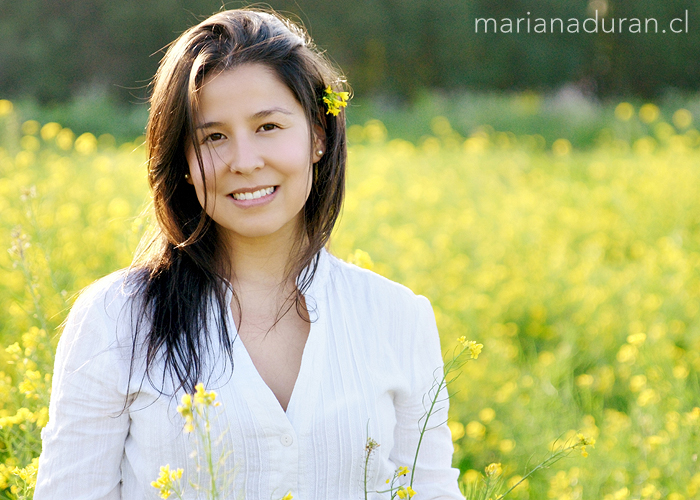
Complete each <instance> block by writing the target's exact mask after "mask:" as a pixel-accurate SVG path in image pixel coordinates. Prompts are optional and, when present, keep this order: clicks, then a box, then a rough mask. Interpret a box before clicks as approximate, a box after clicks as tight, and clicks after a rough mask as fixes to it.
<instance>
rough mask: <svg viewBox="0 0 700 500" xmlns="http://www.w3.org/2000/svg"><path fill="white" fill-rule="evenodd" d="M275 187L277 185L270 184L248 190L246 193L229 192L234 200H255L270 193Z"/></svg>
mask: <svg viewBox="0 0 700 500" xmlns="http://www.w3.org/2000/svg"><path fill="white" fill-rule="evenodd" d="M276 189H277V186H270V187H266V188H263V189H258V190H257V191H249V192H247V193H231V196H232V197H233V199H234V200H257V199H258V198H262V197H263V196H267V195H268V194H272V193H273V192H274V191H275V190H276Z"/></svg>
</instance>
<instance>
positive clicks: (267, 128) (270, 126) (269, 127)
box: [260, 123, 279, 132]
mask: <svg viewBox="0 0 700 500" xmlns="http://www.w3.org/2000/svg"><path fill="white" fill-rule="evenodd" d="M276 128H279V127H278V126H277V125H275V124H274V123H266V124H265V125H261V126H260V130H263V131H265V132H269V131H270V130H274V129H276Z"/></svg>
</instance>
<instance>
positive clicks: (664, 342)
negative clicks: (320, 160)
mask: <svg viewBox="0 0 700 500" xmlns="http://www.w3.org/2000/svg"><path fill="white" fill-rule="evenodd" d="M270 4H271V6H272V7H273V8H275V9H277V10H279V11H281V12H283V13H286V14H289V15H292V16H293V17H295V18H296V19H297V20H300V21H301V22H302V23H303V24H304V25H306V26H307V27H308V29H309V30H310V31H311V33H312V35H313V36H314V38H315V40H316V43H317V44H318V45H319V46H320V47H321V48H322V49H325V50H327V52H328V54H329V56H331V57H332V59H333V60H334V61H335V62H337V64H338V65H339V66H340V67H342V69H343V71H344V73H345V75H346V76H347V78H348V81H349V82H350V84H351V86H352V87H353V89H354V93H355V96H354V98H353V100H352V101H351V104H350V106H349V107H348V121H349V125H350V126H349V129H348V136H349V141H350V145H351V147H350V161H349V167H348V168H349V173H348V176H349V189H348V195H347V200H346V204H345V209H344V212H343V216H342V220H341V223H340V227H339V228H338V230H337V232H336V234H335V235H334V237H333V239H332V243H331V250H332V252H333V253H335V254H336V255H337V256H339V257H341V258H344V259H350V260H353V261H355V262H357V263H359V264H361V265H363V266H366V267H370V268H372V269H373V270H375V271H376V272H379V273H381V274H383V275H385V276H387V277H389V278H391V279H394V280H396V281H399V282H401V283H404V284H406V285H407V286H409V287H410V288H412V289H413V290H414V291H416V292H417V293H421V294H423V295H426V296H427V297H428V298H430V299H431V301H432V303H433V306H434V308H435V313H436V316H437V321H438V326H439V327H440V331H441V335H442V341H443V350H444V352H445V356H446V358H448V359H449V356H450V355H451V353H452V352H453V348H454V347H455V346H457V345H458V343H457V338H458V337H460V336H466V337H467V338H468V339H473V340H476V341H478V342H480V343H483V344H484V350H483V353H482V354H481V356H480V357H479V359H478V360H476V361H474V362H472V363H469V364H467V365H466V366H465V367H464V369H463V371H462V374H461V376H460V377H459V378H458V379H457V380H456V381H455V382H454V383H453V384H452V386H451V391H452V392H453V394H454V396H453V399H452V402H451V418H450V421H449V426H450V428H451V430H452V436H453V440H454V446H455V456H454V465H455V467H458V468H459V469H460V470H461V474H462V475H461V481H462V482H463V484H473V483H474V482H477V484H478V482H479V481H481V477H482V474H483V473H484V468H485V467H486V466H487V465H489V464H491V463H494V462H496V463H501V464H502V468H503V478H504V483H505V485H506V487H507V486H508V485H513V484H515V483H516V482H518V480H519V479H520V478H521V477H522V476H524V475H525V474H526V473H527V472H528V471H530V470H531V469H532V468H533V467H534V466H535V465H536V464H537V463H539V462H541V461H542V460H544V459H546V458H547V456H548V454H549V453H550V450H551V449H552V447H553V446H554V447H555V448H556V446H557V445H558V444H561V443H566V442H567V440H569V441H570V440H575V439H576V435H577V434H578V433H582V434H584V435H585V436H587V437H589V438H590V439H595V441H596V443H595V446H594V447H593V448H591V447H587V449H586V454H587V455H588V456H587V457H584V456H583V454H582V453H581V452H580V451H577V452H576V453H575V454H572V455H571V456H570V457H568V458H565V459H563V460H561V461H559V462H557V463H556V464H554V465H553V466H552V467H550V468H548V469H544V470H540V471H538V472H537V473H536V474H534V475H533V476H531V477H529V478H528V479H527V480H526V481H524V482H523V483H521V485H520V486H518V487H517V488H516V489H515V490H514V491H513V492H511V493H510V495H509V498H514V499H532V500H535V499H537V500H540V499H560V500H575V499H604V500H624V499H628V498H629V499H640V500H642V499H670V500H685V499H688V500H690V499H693V498H698V497H699V495H700V466H699V465H698V450H700V437H699V434H700V383H699V381H698V374H700V322H699V321H698V313H699V312H700V272H698V269H699V266H700V197H698V193H700V132H698V130H697V128H698V122H700V98H699V97H698V94H697V90H698V86H699V85H700V4H698V3H697V2H691V1H690V0H686V1H680V0H677V1H664V2H661V1H659V2H646V1H642V0H637V1H635V0H608V1H606V0H593V1H591V2H590V3H587V2H585V1H562V0H540V1H537V2H533V1H529V2H528V1H518V0H513V1H507V2H492V1H487V0H461V1H457V0H446V1H440V2H434V1H429V0H402V1H398V0H383V1H370V0H365V1H358V2H345V3H341V2H327V1H326V2H322V1H317V0H297V1H294V2H292V1H272V2H270ZM0 5H2V13H1V14H0V210H1V213H2V217H1V218H0V250H2V251H1V252H0V310H2V311H3V313H2V314H0V345H1V346H2V349H0V499H5V498H7V499H10V498H12V499H14V498H25V497H26V493H24V492H23V490H22V485H23V484H25V479H26V480H27V481H29V482H31V475H32V469H31V463H32V459H33V458H35V457H37V456H38V454H39V453H40V450H41V441H40V436H39V432H40V429H41V428H42V427H43V426H44V425H45V424H46V420H47V405H48V399H49V388H50V383H51V372H52V366H53V355H54V349H55V345H56V342H57V339H58V336H59V334H60V327H59V325H60V324H61V322H62V321H63V319H64V318H65V316H66V314H67V311H68V309H69V307H70V305H71V304H72V302H73V301H74V299H75V296H76V294H77V293H78V292H79V291H80V290H81V289H82V288H83V287H85V286H86V285H88V284H90V283H91V282H92V281H94V280H95V279H97V278H99V277H101V276H103V275H105V274H108V273H110V272H112V271H114V270H116V269H119V268H122V267H125V266H127V265H128V264H129V262H130V260H131V257H132V254H133V251H134V248H135V247H136V245H137V242H138V241H139V238H140V236H141V235H142V234H143V231H144V229H145V228H146V227H147V225H148V223H149V217H148V214H147V213H146V212H145V210H146V209H147V206H148V190H147V186H146V178H145V163H144V162H145V152H144V149H143V147H142V143H143V136H142V134H143V131H144V125H145V120H146V115H147V109H148V108H147V104H146V97H147V95H148V82H149V79H150V77H151V76H152V75H153V73H154V71H155V68H156V67H157V64H158V61H159V59H160V57H161V56H162V54H163V52H162V49H163V48H164V47H165V46H166V45H167V44H168V43H169V42H170V41H172V40H173V39H174V38H175V37H176V36H177V35H178V34H179V33H181V32H182V31H183V30H184V29H186V27H188V26H189V25H191V24H193V23H195V22H196V21H197V20H199V19H202V18H203V17H206V16H207V15H208V14H211V13H213V12H214V11H216V10H218V8H219V7H220V6H221V2H219V1H213V0H212V1H209V0H199V1H189V2H183V1H174V0H157V1H151V2H136V1H133V0H128V1H120V2H113V1H107V0H92V1H89V2H88V1H85V0H79V1H75V0H74V1H69V0H62V1H56V0H53V1H27V2H13V3H12V4H9V5H8V3H7V2H5V3H0ZM242 5H243V4H242V3H236V2H232V3H229V4H227V6H228V7H240V6H242ZM596 11H597V15H598V17H599V22H600V20H601V19H606V20H607V21H608V22H609V23H612V22H613V21H615V20H618V21H619V19H621V18H625V19H627V20H628V21H627V22H628V23H631V21H629V20H630V19H633V18H638V19H641V22H642V32H641V33H630V32H629V31H624V30H623V31H622V32H619V30H618V31H616V32H615V33H602V32H601V31H600V30H599V31H598V33H587V32H585V31H584V30H583V28H581V29H580V31H579V32H578V33H569V32H566V31H565V32H564V33H559V32H557V33H550V32H547V33H535V32H534V31H531V32H530V33H527V32H523V31H522V29H523V28H524V27H525V26H526V25H527V22H528V20H529V21H530V22H531V25H532V26H534V25H535V23H536V22H537V21H536V20H537V19H538V18H543V19H545V20H546V21H547V23H549V21H550V20H551V19H553V18H561V19H562V20H563V22H564V26H565V30H566V26H567V25H568V24H569V22H568V21H567V20H569V19H572V18H573V19H578V20H579V21H581V22H582V21H583V20H585V19H587V18H589V17H591V16H595V15H596ZM528 13H529V14H528ZM686 16H687V17H686ZM476 18H492V19H494V23H495V25H496V26H498V28H499V32H497V33H482V32H479V33H477V32H475V19H476ZM519 18H520V19H522V20H523V21H522V23H521V32H520V33H505V32H503V31H507V29H505V28H504V26H507V22H506V21H507V20H513V22H514V23H517V19H519ZM650 18H653V19H655V20H656V21H657V24H658V31H659V32H657V33H654V32H647V33H644V24H645V20H646V19H650ZM676 18H678V19H681V20H682V22H678V23H676V24H675V26H676V28H680V27H681V26H682V27H683V29H685V26H686V24H685V22H686V19H687V20H688V24H687V27H688V31H687V32H685V31H683V32H681V33H671V32H670V29H668V27H669V23H670V21H671V20H673V19H676ZM618 21H615V22H618ZM647 24H648V23H647ZM588 26H589V27H591V26H593V24H592V23H589V25H588ZM598 26H600V24H598ZM625 26H627V25H625ZM663 29H666V30H667V32H666V33H662V32H661V30H663ZM16 467H17V468H18V469H17V470H16V469H15V468H16ZM19 469H22V470H21V471H20V470H19ZM13 471H15V472H16V473H15V474H13ZM154 479H155V478H154ZM419 493H420V492H419ZM416 498H417V497H416Z"/></svg>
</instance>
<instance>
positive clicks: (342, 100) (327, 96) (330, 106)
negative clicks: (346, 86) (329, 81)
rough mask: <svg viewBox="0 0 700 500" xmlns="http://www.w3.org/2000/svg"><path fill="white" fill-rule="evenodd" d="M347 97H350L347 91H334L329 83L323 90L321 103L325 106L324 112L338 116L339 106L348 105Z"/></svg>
mask: <svg viewBox="0 0 700 500" xmlns="http://www.w3.org/2000/svg"><path fill="white" fill-rule="evenodd" d="M348 99H350V94H349V93H348V92H335V91H334V90H333V89H332V88H331V86H330V85H329V86H328V87H326V88H325V89H324V91H323V103H324V104H325V105H326V108H327V109H326V114H327V115H329V114H330V115H333V116H338V114H339V113H340V108H344V107H345V106H347V105H348V103H347V101H348Z"/></svg>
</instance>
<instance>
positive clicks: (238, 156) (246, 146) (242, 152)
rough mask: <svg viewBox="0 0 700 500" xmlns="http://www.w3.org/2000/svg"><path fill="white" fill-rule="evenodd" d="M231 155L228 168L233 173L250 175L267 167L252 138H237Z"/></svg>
mask: <svg viewBox="0 0 700 500" xmlns="http://www.w3.org/2000/svg"><path fill="white" fill-rule="evenodd" d="M231 153H232V154H231V157H230V160H231V161H230V163H229V165H228V166H229V169H230V170H231V172H233V173H238V174H242V175H248V174H251V173H253V172H254V171H256V170H258V169H260V168H262V167H263V166H264V165H265V161H264V160H263V157H262V154H261V151H260V148H259V147H258V145H257V144H256V142H255V140H254V139H253V138H251V137H247V136H243V137H240V136H239V137H237V138H236V140H235V141H233V151H232V152H231Z"/></svg>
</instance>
